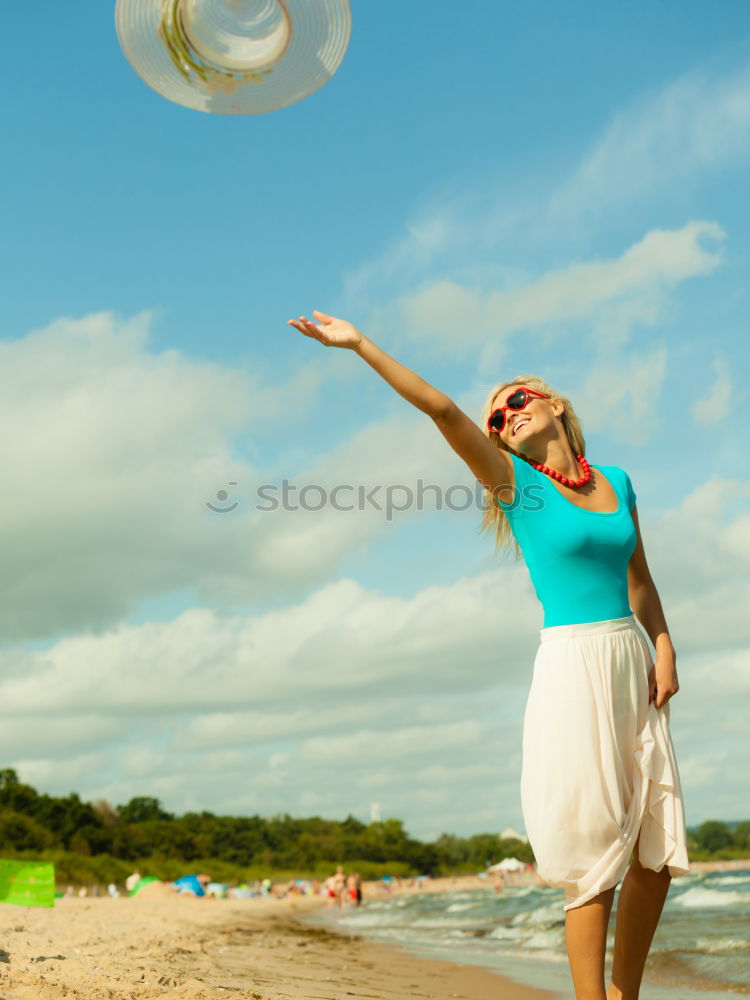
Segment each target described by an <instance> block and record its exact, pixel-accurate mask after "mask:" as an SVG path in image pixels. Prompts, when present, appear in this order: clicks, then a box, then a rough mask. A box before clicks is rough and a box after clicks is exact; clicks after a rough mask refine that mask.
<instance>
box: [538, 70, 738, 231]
mask: <svg viewBox="0 0 750 1000" xmlns="http://www.w3.org/2000/svg"><path fill="white" fill-rule="evenodd" d="M748 155H750V68H748V67H747V66H743V67H741V68H740V69H739V70H735V71H732V72H729V73H725V74H723V75H721V76H715V77H713V78H711V77H710V76H709V75H707V74H706V73H702V72H698V71H693V72H690V73H688V74H686V75H684V76H682V77H680V78H679V79H677V80H675V81H673V82H672V83H670V84H669V85H667V86H666V87H665V88H664V89H663V90H661V91H659V92H658V93H655V94H652V95H647V96H646V97H645V98H643V99H642V100H640V101H639V102H637V103H636V104H634V105H633V106H631V107H630V108H628V109H627V110H625V111H622V112H619V113H618V114H616V115H615V117H614V118H613V120H612V122H611V124H610V125H609V126H608V127H607V129H606V130H605V132H604V134H603V136H602V137H601V138H600V139H598V140H597V141H596V143H595V144H594V145H593V147H592V148H591V150H590V151H589V152H588V153H586V154H585V156H584V157H583V159H582V161H581V163H580V164H579V166H578V167H577V168H576V170H575V171H574V172H573V174H572V175H571V176H570V177H569V178H568V179H567V181H566V182H564V183H563V184H562V185H561V186H560V188H559V189H558V190H557V191H556V192H555V194H554V196H553V198H552V200H551V204H550V214H551V215H552V216H553V217H557V218H558V219H559V220H560V221H561V222H562V220H563V219H579V218H580V216H581V214H582V213H586V212H592V213H593V212H594V211H599V210H600V209H601V206H602V205H603V204H606V205H609V206H611V205H613V204H616V203H618V202H619V203H627V202H630V201H632V200H633V199H634V198H637V197H640V196H643V195H644V194H647V195H649V196H653V195H655V194H658V193H659V192H661V191H663V190H664V189H666V188H669V187H674V185H675V184H677V183H679V182H680V181H683V180H685V179H687V178H689V177H691V176H694V175H696V174H698V173H701V172H706V171H712V170H716V169H718V168H720V167H724V166H725V165H727V164H732V163H733V162H742V161H743V160H745V159H746V158H747V156H748Z"/></svg>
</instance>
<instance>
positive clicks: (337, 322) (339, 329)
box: [289, 309, 362, 348]
mask: <svg viewBox="0 0 750 1000" xmlns="http://www.w3.org/2000/svg"><path fill="white" fill-rule="evenodd" d="M313 316H314V317H315V318H316V320H317V321H318V322H317V323H313V322H312V320H309V319H306V318H305V317H304V316H300V318H299V319H290V320H289V326H293V327H294V328H295V330H299V332H300V333H304V335H305V336H306V337H312V338H313V340H318V341H320V343H321V344H325V346H326V347H349V348H354V347H357V346H358V345H359V344H360V343H361V341H362V334H361V333H360V332H359V330H358V329H357V328H356V327H355V326H354V325H353V324H352V323H348V322H347V321H346V320H345V319H336V317H335V316H326V314H325V313H322V312H319V311H318V310H317V309H313Z"/></svg>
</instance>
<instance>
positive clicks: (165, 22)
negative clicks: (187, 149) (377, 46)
mask: <svg viewBox="0 0 750 1000" xmlns="http://www.w3.org/2000/svg"><path fill="white" fill-rule="evenodd" d="M115 25H116V28H117V37H118V39H119V41H120V45H121V47H122V50H123V52H124V53H125V56H126V58H127V60H128V62H129V63H130V64H131V66H132V67H133V69H134V70H135V71H136V73H138V75H139V76H140V77H141V78H142V79H143V80H144V81H145V82H146V83H147V84H148V85H149V87H152V88H153V89H154V90H155V91H157V93H159V94H161V95H162V96H163V97H166V98H167V99H168V100H170V101H174V102H175V103H176V104H182V105H184V106H185V107H187V108H194V109H195V110H196V111H206V112H210V113H212V114H217V115H258V114H262V113H263V112H266V111H276V110H278V109H279V108H283V107H286V106H287V105H288V104H294V103H296V102H297V101H301V100H302V99H303V98H304V97H307V96H308V95H309V94H312V93H314V91H316V90H318V89H319V88H320V87H322V86H323V84H324V83H326V82H327V81H328V80H330V78H331V77H332V76H333V74H334V73H335V72H336V70H337V69H338V67H339V66H340V64H341V60H342V59H343V58H344V54H345V53H346V49H347V46H348V44H349V37H350V34H351V8H350V6H349V0H117V6H116V8H115Z"/></svg>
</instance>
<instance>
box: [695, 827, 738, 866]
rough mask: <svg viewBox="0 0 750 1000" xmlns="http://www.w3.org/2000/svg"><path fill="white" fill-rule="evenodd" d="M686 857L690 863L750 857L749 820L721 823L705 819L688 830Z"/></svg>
mask: <svg viewBox="0 0 750 1000" xmlns="http://www.w3.org/2000/svg"><path fill="white" fill-rule="evenodd" d="M688 857H689V858H690V860H691V861H730V860H732V859H733V858H748V857H750V820H742V822H738V823H723V822H722V821H721V820H718V819H707V820H706V821H705V823H701V825H700V826H697V827H693V828H691V829H689V830H688Z"/></svg>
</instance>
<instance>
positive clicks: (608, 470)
mask: <svg viewBox="0 0 750 1000" xmlns="http://www.w3.org/2000/svg"><path fill="white" fill-rule="evenodd" d="M590 464H591V466H592V467H593V468H594V469H598V470H599V471H600V472H601V473H602V474H603V475H604V476H605V478H606V479H607V480H608V481H609V482H610V484H611V485H612V487H613V489H615V490H616V491H617V492H621V493H622V494H623V496H624V497H625V499H626V501H627V505H628V510H632V509H633V506H634V505H635V501H636V495H635V490H634V489H633V483H632V480H631V478H630V476H629V474H628V473H627V472H626V471H625V469H623V468H622V466H620V465H601V464H600V463H599V462H591V463H590Z"/></svg>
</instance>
